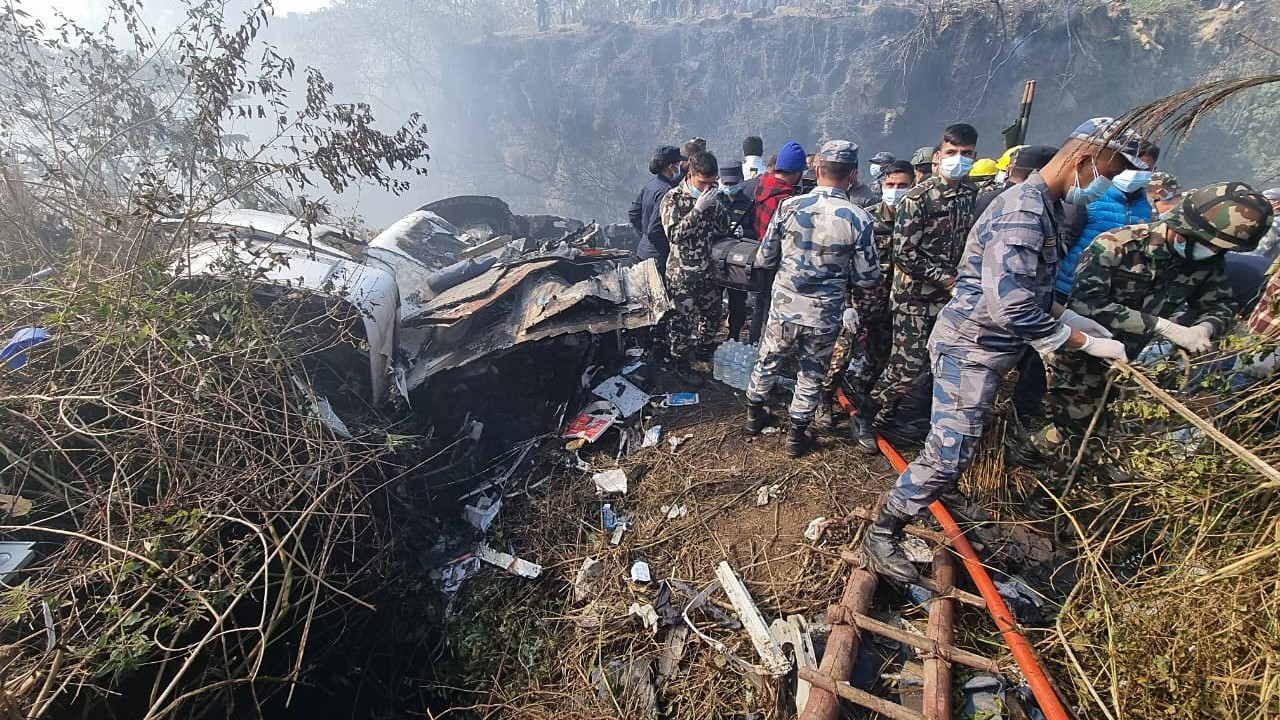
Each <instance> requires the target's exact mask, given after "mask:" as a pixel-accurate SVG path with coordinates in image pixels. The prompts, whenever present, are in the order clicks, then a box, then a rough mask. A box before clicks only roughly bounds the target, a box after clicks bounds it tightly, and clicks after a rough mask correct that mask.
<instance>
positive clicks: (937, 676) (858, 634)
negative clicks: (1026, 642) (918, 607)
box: [797, 508, 1000, 720]
mask: <svg viewBox="0 0 1280 720" xmlns="http://www.w3.org/2000/svg"><path fill="white" fill-rule="evenodd" d="M872 517H873V515H872V513H871V511H869V510H867V509H865V508H860V509H858V510H855V511H854V513H853V515H852V516H851V517H850V518H849V519H850V521H851V522H861V523H862V524H863V525H865V524H866V523H868V522H870V520H871V518H872ZM864 530H865V528H864ZM906 532H907V534H908V535H911V536H913V537H917V538H920V539H922V540H925V541H928V542H931V543H933V544H934V545H936V549H935V551H934V554H933V577H932V578H922V579H921V581H920V582H919V583H918V584H919V585H920V586H921V587H924V588H925V589H927V590H929V592H930V593H931V595H932V598H931V600H930V602H929V622H928V626H927V629H926V631H925V635H924V636H923V637H921V636H919V635H915V634H912V633H909V632H906V631H905V630H901V629H899V628H897V627H894V626H892V625H889V624H887V623H884V622H881V621H879V620H876V619H875V618H873V617H870V616H869V615H868V614H867V613H868V612H869V611H870V610H871V604H872V600H873V599H874V597H875V592H876V586H877V584H878V583H879V578H878V577H877V576H876V574H875V572H873V571H872V570H870V569H869V568H867V567H866V565H865V562H864V559H863V558H862V556H861V555H859V554H858V553H855V552H852V551H848V550H846V551H844V552H842V553H841V554H840V557H841V559H842V560H844V561H845V562H847V563H849V564H850V566H851V569H850V572H849V579H848V581H847V582H846V583H845V589H844V594H843V595H842V596H841V598H840V602H839V603H838V604H836V605H833V606H832V607H831V609H830V610H829V611H828V617H829V618H830V620H831V623H832V626H833V627H832V630H831V636H830V638H829V639H828V640H827V647H826V651H825V652H823V654H822V661H821V663H820V665H819V667H818V669H817V670H813V669H809V668H800V669H799V670H798V671H797V673H798V677H799V678H800V679H801V680H804V681H806V682H808V683H809V684H810V685H811V688H810V690H809V700H808V702H807V703H806V705H805V707H804V709H803V710H802V711H801V712H800V714H799V719H800V720H835V718H836V717H838V716H839V707H840V700H841V699H844V700H848V701H849V702H852V703H854V704H856V705H860V706H862V707H864V708H867V709H868V710H871V711H873V712H876V713H879V714H881V715H883V716H885V717H888V718H892V719H893V720H951V718H952V687H951V677H952V676H951V665H952V664H953V663H958V664H960V665H965V666H967V667H971V668H974V669H977V670H982V671H985V672H990V673H996V674H999V673H1000V667H999V665H998V664H997V663H996V662H995V661H994V660H991V659H989V658H986V657H983V656H981V655H978V654H976V653H971V652H968V651H966V650H961V649H959V648H957V647H955V645H954V644H953V643H954V642H955V613H956V603H964V604H966V605H972V606H974V607H978V608H983V609H985V608H986V606H987V604H986V602H985V601H984V600H983V599H982V598H981V597H979V596H977V595H974V594H973V593H969V592H965V591H963V590H960V589H958V588H956V587H955V580H956V567H957V560H956V557H955V554H954V552H953V550H952V549H951V544H950V540H949V539H948V538H947V536H946V535H944V534H942V533H938V532H933V531H931V530H927V529H925V528H921V527H917V526H914V525H911V526H908V527H907V528H906ZM855 537H858V534H856V533H855ZM862 633H872V634H875V635H880V636H882V637H886V638H888V639H890V640H894V641H896V642H899V643H903V644H905V645H908V646H910V647H913V648H915V649H916V650H918V651H919V652H920V654H921V656H922V658H923V660H924V683H923V684H924V693H923V707H922V709H923V713H920V712H916V711H915V710H913V709H911V708H908V707H906V706H904V705H900V704H898V703H895V702H892V701H890V700H886V699H884V698H881V697H879V696H877V695H874V694H872V693H869V692H867V691H865V690H862V689H860V688H856V687H853V686H852V685H851V684H850V683H849V678H850V677H851V675H852V672H853V665H854V662H855V661H856V658H857V656H858V646H859V644H860V641H861V639H862Z"/></svg>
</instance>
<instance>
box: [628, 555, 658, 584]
mask: <svg viewBox="0 0 1280 720" xmlns="http://www.w3.org/2000/svg"><path fill="white" fill-rule="evenodd" d="M631 582H633V583H639V584H641V585H644V584H645V583H650V582H653V576H652V575H650V574H649V563H647V562H645V561H643V560H637V561H635V563H634V564H632V566H631Z"/></svg>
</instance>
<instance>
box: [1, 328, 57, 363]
mask: <svg viewBox="0 0 1280 720" xmlns="http://www.w3.org/2000/svg"><path fill="white" fill-rule="evenodd" d="M50 337H51V336H50V335H49V331H47V330H45V329H44V328H42V327H24V328H22V329H21V330H18V331H17V332H15V333H14V334H13V337H11V338H9V342H8V343H6V344H5V346H4V347H3V348H0V361H4V362H5V363H6V364H8V366H9V369H10V370H17V369H18V368H20V367H22V366H23V365H26V364H27V353H26V350H27V348H29V347H31V346H32V345H39V344H40V343H42V342H45V341H46V340H48V339H49V338H50Z"/></svg>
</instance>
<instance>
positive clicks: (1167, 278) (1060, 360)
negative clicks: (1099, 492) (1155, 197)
mask: <svg viewBox="0 0 1280 720" xmlns="http://www.w3.org/2000/svg"><path fill="white" fill-rule="evenodd" d="M1167 228H1168V226H1167V225H1166V224H1165V223H1164V222H1155V223H1151V224H1148V225H1130V226H1128V227H1122V228H1118V229H1116V230H1112V231H1110V232H1105V233H1102V234H1100V235H1098V237H1097V238H1095V239H1094V241H1093V244H1091V245H1090V246H1089V247H1088V248H1086V249H1085V251H1084V254H1083V255H1082V256H1081V260H1080V264H1079V266H1078V267H1077V268H1076V276H1075V284H1074V286H1073V288H1072V291H1071V299H1070V308H1071V309H1072V310H1074V311H1076V312H1078V313H1080V314H1081V315H1084V316H1086V317H1089V318H1091V319H1093V320H1095V321H1097V322H1099V323H1101V324H1102V325H1104V326H1106V328H1107V329H1108V330H1110V331H1111V332H1112V334H1113V335H1114V336H1115V338H1116V339H1117V340H1119V341H1120V342H1122V343H1124V345H1125V350H1126V351H1127V352H1128V354H1129V356H1130V357H1136V356H1137V354H1138V353H1139V352H1140V351H1141V350H1142V348H1143V347H1144V346H1145V345H1146V344H1147V343H1148V342H1150V340H1151V338H1152V336H1153V335H1154V334H1155V327H1156V319H1157V318H1159V317H1161V316H1171V315H1174V314H1175V313H1178V312H1179V311H1182V310H1184V308H1185V313H1186V314H1185V315H1184V316H1183V317H1182V318H1181V319H1180V320H1179V322H1181V323H1183V324H1196V323H1200V322H1208V323H1210V324H1212V325H1213V329H1214V335H1221V334H1222V333H1223V332H1224V331H1225V330H1226V329H1227V328H1229V327H1231V326H1232V325H1233V319H1234V317H1235V312H1236V307H1235V301H1234V300H1233V299H1232V292H1231V285H1230V284H1229V283H1228V282H1227V276H1226V273H1225V271H1224V269H1223V267H1224V260H1223V257H1222V256H1221V255H1219V256H1217V257H1214V258H1210V259H1208V260H1204V261H1194V260H1187V259H1184V258H1182V257H1181V256H1179V255H1176V254H1175V253H1173V252H1172V251H1170V249H1169V246H1168V243H1166V241H1165V231H1166V229H1167ZM1188 319H1189V320H1190V322H1188ZM1045 365H1046V367H1047V369H1048V371H1049V393H1048V397H1049V413H1050V420H1051V422H1050V424H1048V425H1046V426H1045V427H1044V428H1042V429H1041V430H1040V431H1038V432H1037V433H1036V434H1035V435H1034V436H1033V437H1032V438H1031V442H1032V445H1033V446H1034V447H1035V448H1036V450H1038V451H1040V453H1041V454H1042V455H1044V456H1045V457H1046V458H1048V459H1049V461H1050V469H1051V471H1052V472H1053V473H1055V474H1057V475H1063V474H1065V473H1066V471H1067V470H1068V468H1069V467H1070V466H1071V463H1072V461H1073V460H1074V459H1075V456H1076V453H1077V451H1078V450H1079V447H1080V440H1081V438H1082V436H1083V434H1084V430H1085V428H1087V427H1088V424H1089V421H1090V420H1091V419H1092V418H1093V414H1094V412H1095V411H1096V410H1097V407H1098V403H1099V402H1105V398H1104V397H1103V394H1104V392H1105V390H1106V374H1107V367H1106V365H1105V364H1104V363H1103V362H1102V361H1101V360H1098V359H1097V358H1093V357H1090V356H1088V355H1085V354H1084V353H1077V352H1065V353H1055V354H1053V355H1050V356H1048V357H1047V358H1046V363H1045ZM1105 419H1106V418H1105V413H1104V415H1103V417H1102V418H1099V423H1100V424H1099V425H1098V429H1097V430H1096V431H1095V432H1097V433H1099V434H1101V432H1102V429H1103V428H1105V427H1106V425H1105V424H1102V423H1105Z"/></svg>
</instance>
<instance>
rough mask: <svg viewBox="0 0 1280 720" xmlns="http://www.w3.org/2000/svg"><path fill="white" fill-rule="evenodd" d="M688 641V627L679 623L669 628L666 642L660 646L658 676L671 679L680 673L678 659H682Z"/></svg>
mask: <svg viewBox="0 0 1280 720" xmlns="http://www.w3.org/2000/svg"><path fill="white" fill-rule="evenodd" d="M688 642H689V628H687V627H685V626H683V625H681V626H679V627H674V628H671V631H670V632H668V633H667V639H666V642H665V643H663V646H662V654H661V655H659V656H658V677H659V678H661V679H663V680H671V679H674V678H675V677H677V676H678V675H679V673H680V661H681V660H683V659H684V648H685V645H687V644H688Z"/></svg>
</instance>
